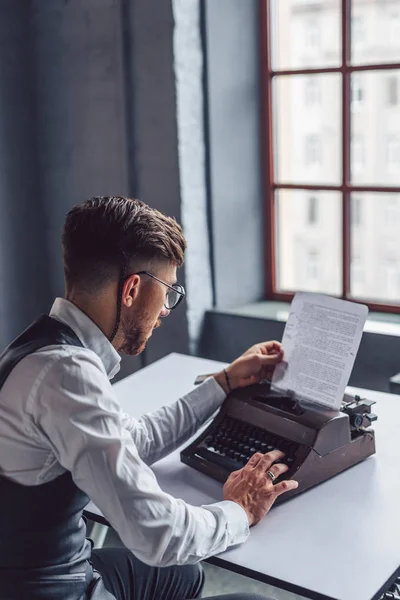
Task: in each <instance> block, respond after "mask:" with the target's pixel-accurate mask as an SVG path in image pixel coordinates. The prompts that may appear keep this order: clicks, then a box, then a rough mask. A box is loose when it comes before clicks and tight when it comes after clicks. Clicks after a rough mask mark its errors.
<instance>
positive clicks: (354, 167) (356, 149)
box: [351, 134, 365, 173]
mask: <svg viewBox="0 0 400 600" xmlns="http://www.w3.org/2000/svg"><path fill="white" fill-rule="evenodd" d="M364 166H365V149H364V137H363V136H362V135H361V134H358V135H355V136H354V137H353V138H352V140H351V171H352V173H359V172H360V171H361V170H362V169H363V168H364Z"/></svg>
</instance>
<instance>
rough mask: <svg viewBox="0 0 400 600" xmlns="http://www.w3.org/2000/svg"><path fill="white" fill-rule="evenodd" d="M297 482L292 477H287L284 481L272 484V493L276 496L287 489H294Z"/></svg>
mask: <svg viewBox="0 0 400 600" xmlns="http://www.w3.org/2000/svg"><path fill="white" fill-rule="evenodd" d="M298 485H299V484H298V482H297V481H294V479H288V480H286V479H285V481H280V482H279V483H277V484H276V485H274V494H275V495H276V496H277V497H278V496H281V495H282V494H284V493H285V492H288V491H289V490H295V489H296V488H297V487H298Z"/></svg>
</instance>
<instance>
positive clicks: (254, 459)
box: [246, 452, 265, 467]
mask: <svg viewBox="0 0 400 600" xmlns="http://www.w3.org/2000/svg"><path fill="white" fill-rule="evenodd" d="M263 456H265V454H262V453H261V452H256V453H255V454H253V456H252V457H251V458H250V460H249V461H248V462H247V464H246V467H256V466H257V464H258V463H259V462H260V460H261V459H262V458H263Z"/></svg>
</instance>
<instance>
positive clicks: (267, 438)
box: [181, 383, 377, 504]
mask: <svg viewBox="0 0 400 600" xmlns="http://www.w3.org/2000/svg"><path fill="white" fill-rule="evenodd" d="M373 404H375V403H374V402H373V401H369V400H365V399H362V398H361V397H359V396H350V395H348V394H345V396H344V398H343V402H342V406H341V409H340V410H335V411H333V410H329V409H325V408H324V407H321V406H320V405H318V404H314V403H313V402H310V401H309V400H306V399H302V398H298V397H296V395H295V394H294V393H293V392H286V393H282V392H277V391H274V390H273V389H272V388H271V385H270V383H261V384H256V385H252V386H248V387H246V388H242V389H237V390H234V391H233V392H231V393H230V394H229V395H228V396H227V398H226V399H225V402H224V404H223V405H222V407H221V409H220V411H219V412H218V414H217V416H216V417H215V418H214V420H213V421H212V422H211V424H210V425H209V426H208V427H207V428H206V429H205V430H204V431H203V432H202V433H201V434H200V435H199V437H198V438H197V439H196V440H195V441H194V442H192V443H191V444H190V445H189V446H187V447H186V448H185V449H184V450H182V452H181V461H182V462H183V463H185V464H187V465H189V466H191V467H194V468H195V469H197V470H198V471H201V472H202V473H205V474H206V475H209V476H210V477H213V478H214V479H217V480H218V481H221V482H225V481H226V479H227V478H228V476H229V474H230V473H231V472H232V471H236V470H238V469H241V468H242V467H244V465H246V463H247V462H248V460H249V459H250V458H251V456H252V455H253V454H254V453H255V452H262V453H266V452H270V451H271V450H273V449H275V448H277V449H278V450H281V451H282V452H284V453H285V457H284V458H283V459H282V460H281V461H280V462H286V464H287V465H288V467H289V469H288V471H287V472H286V473H285V474H284V475H283V476H281V477H279V478H278V479H277V481H278V482H279V481H281V480H282V479H295V480H296V481H298V484H299V485H298V487H297V488H296V489H295V490H290V491H289V492H286V493H285V494H283V495H281V496H279V497H278V498H277V500H276V502H275V504H279V503H280V502H283V501H285V500H287V499H289V498H290V497H292V496H295V495H297V494H299V493H301V492H304V491H305V490H307V489H309V488H311V487H313V486H314V485H317V484H318V483H321V482H322V481H325V480H326V479H329V478H330V477H333V476H334V475H337V474H338V473H341V472H342V471H344V470H345V469H348V468H349V467H351V466H353V465H355V464H357V463H359V462H360V461H362V460H364V459H365V458H367V457H368V456H370V455H371V454H374V453H375V434H374V431H373V429H372V428H371V427H370V425H371V423H372V422H373V421H375V420H376V419H377V417H376V415H374V414H373V413H371V406H372V405H373Z"/></svg>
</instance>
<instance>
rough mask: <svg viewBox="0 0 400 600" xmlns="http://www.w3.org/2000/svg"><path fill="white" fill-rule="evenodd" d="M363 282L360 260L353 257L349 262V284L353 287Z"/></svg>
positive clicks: (363, 274) (363, 275) (357, 257)
mask: <svg viewBox="0 0 400 600" xmlns="http://www.w3.org/2000/svg"><path fill="white" fill-rule="evenodd" d="M364 281H365V272H364V269H363V266H362V262H361V258H360V257H359V256H354V257H353V260H352V261H351V282H352V284H353V285H356V286H357V285H361V284H363V283H364Z"/></svg>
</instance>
